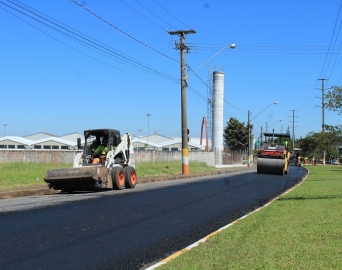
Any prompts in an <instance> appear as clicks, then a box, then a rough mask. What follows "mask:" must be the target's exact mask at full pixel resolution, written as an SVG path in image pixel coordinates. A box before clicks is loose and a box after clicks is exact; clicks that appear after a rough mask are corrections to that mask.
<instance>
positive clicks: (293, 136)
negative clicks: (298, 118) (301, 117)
mask: <svg viewBox="0 0 342 270" xmlns="http://www.w3.org/2000/svg"><path fill="white" fill-rule="evenodd" d="M291 111H292V150H293V149H294V138H295V135H294V112H295V111H296V110H291Z"/></svg>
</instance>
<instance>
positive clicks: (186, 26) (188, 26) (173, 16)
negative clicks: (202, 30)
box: [153, 0, 192, 29]
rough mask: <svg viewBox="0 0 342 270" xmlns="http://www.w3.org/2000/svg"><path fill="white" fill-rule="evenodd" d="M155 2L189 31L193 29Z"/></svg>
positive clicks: (154, 0)
mask: <svg viewBox="0 0 342 270" xmlns="http://www.w3.org/2000/svg"><path fill="white" fill-rule="evenodd" d="M153 2H155V3H156V4H157V5H158V6H160V7H161V8H162V9H163V10H165V11H166V12H167V13H168V14H169V15H170V16H172V17H173V18H175V19H176V20H177V21H178V22H180V23H181V24H183V25H184V26H186V28H188V29H192V28H191V27H189V26H187V25H186V24H185V23H183V22H181V21H180V20H179V19H177V18H176V17H175V16H173V15H172V14H171V13H170V12H169V11H167V10H166V9H165V8H164V7H162V6H161V5H160V4H159V3H158V2H157V1H156V0H153Z"/></svg>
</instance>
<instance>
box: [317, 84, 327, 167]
mask: <svg viewBox="0 0 342 270" xmlns="http://www.w3.org/2000/svg"><path fill="white" fill-rule="evenodd" d="M318 80H321V81H322V135H323V136H324V81H326V80H328V79H323V78H321V79H318ZM324 164H325V151H323V165H324Z"/></svg>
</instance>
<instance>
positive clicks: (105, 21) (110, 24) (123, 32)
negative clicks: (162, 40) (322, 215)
mask: <svg viewBox="0 0 342 270" xmlns="http://www.w3.org/2000/svg"><path fill="white" fill-rule="evenodd" d="M71 1H72V2H74V3H75V4H76V5H78V6H80V7H81V8H83V9H84V10H86V11H88V12H89V13H91V14H92V15H94V16H95V17H97V18H98V19H100V20H101V21H103V22H104V23H106V24H108V25H109V26H111V27H112V28H114V29H116V30H118V31H119V32H121V33H122V34H124V35H126V36H128V37H129V38H131V39H133V40H134V41H136V42H138V43H140V44H141V45H143V46H145V47H147V48H149V49H151V50H152V51H155V52H156V53H159V54H160V55H162V56H165V57H167V58H169V59H171V60H173V61H175V62H177V63H179V61H178V60H176V59H174V58H172V57H170V56H168V55H166V54H164V53H162V52H160V51H158V50H156V49H154V48H152V47H151V46H149V45H147V44H145V43H144V42H142V41H140V40H138V39H136V38H135V37H133V36H131V35H130V34H128V33H126V32H125V31H123V30H121V29H119V28H118V27H116V26H115V25H113V24H112V23H110V22H108V21H107V20H105V19H103V18H101V17H100V16H99V15H97V14H96V13H94V12H93V11H91V10H89V9H88V8H86V7H85V6H83V5H82V4H80V3H78V2H76V1H75V0H71Z"/></svg>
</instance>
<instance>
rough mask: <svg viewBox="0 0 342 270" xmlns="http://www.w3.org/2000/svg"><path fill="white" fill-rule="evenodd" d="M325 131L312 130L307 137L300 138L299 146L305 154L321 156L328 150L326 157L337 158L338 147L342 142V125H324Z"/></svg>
mask: <svg viewBox="0 0 342 270" xmlns="http://www.w3.org/2000/svg"><path fill="white" fill-rule="evenodd" d="M324 130H325V132H324V133H322V132H320V133H314V132H310V133H309V134H308V135H307V136H306V137H305V138H300V139H299V140H298V145H299V147H300V148H301V149H302V150H303V155H305V156H308V157H310V156H316V157H317V156H320V157H322V155H323V154H322V153H323V152H326V158H327V159H331V158H337V157H338V155H339V153H338V147H339V146H340V145H341V143H342V136H341V135H342V126H329V125H325V126H324Z"/></svg>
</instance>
